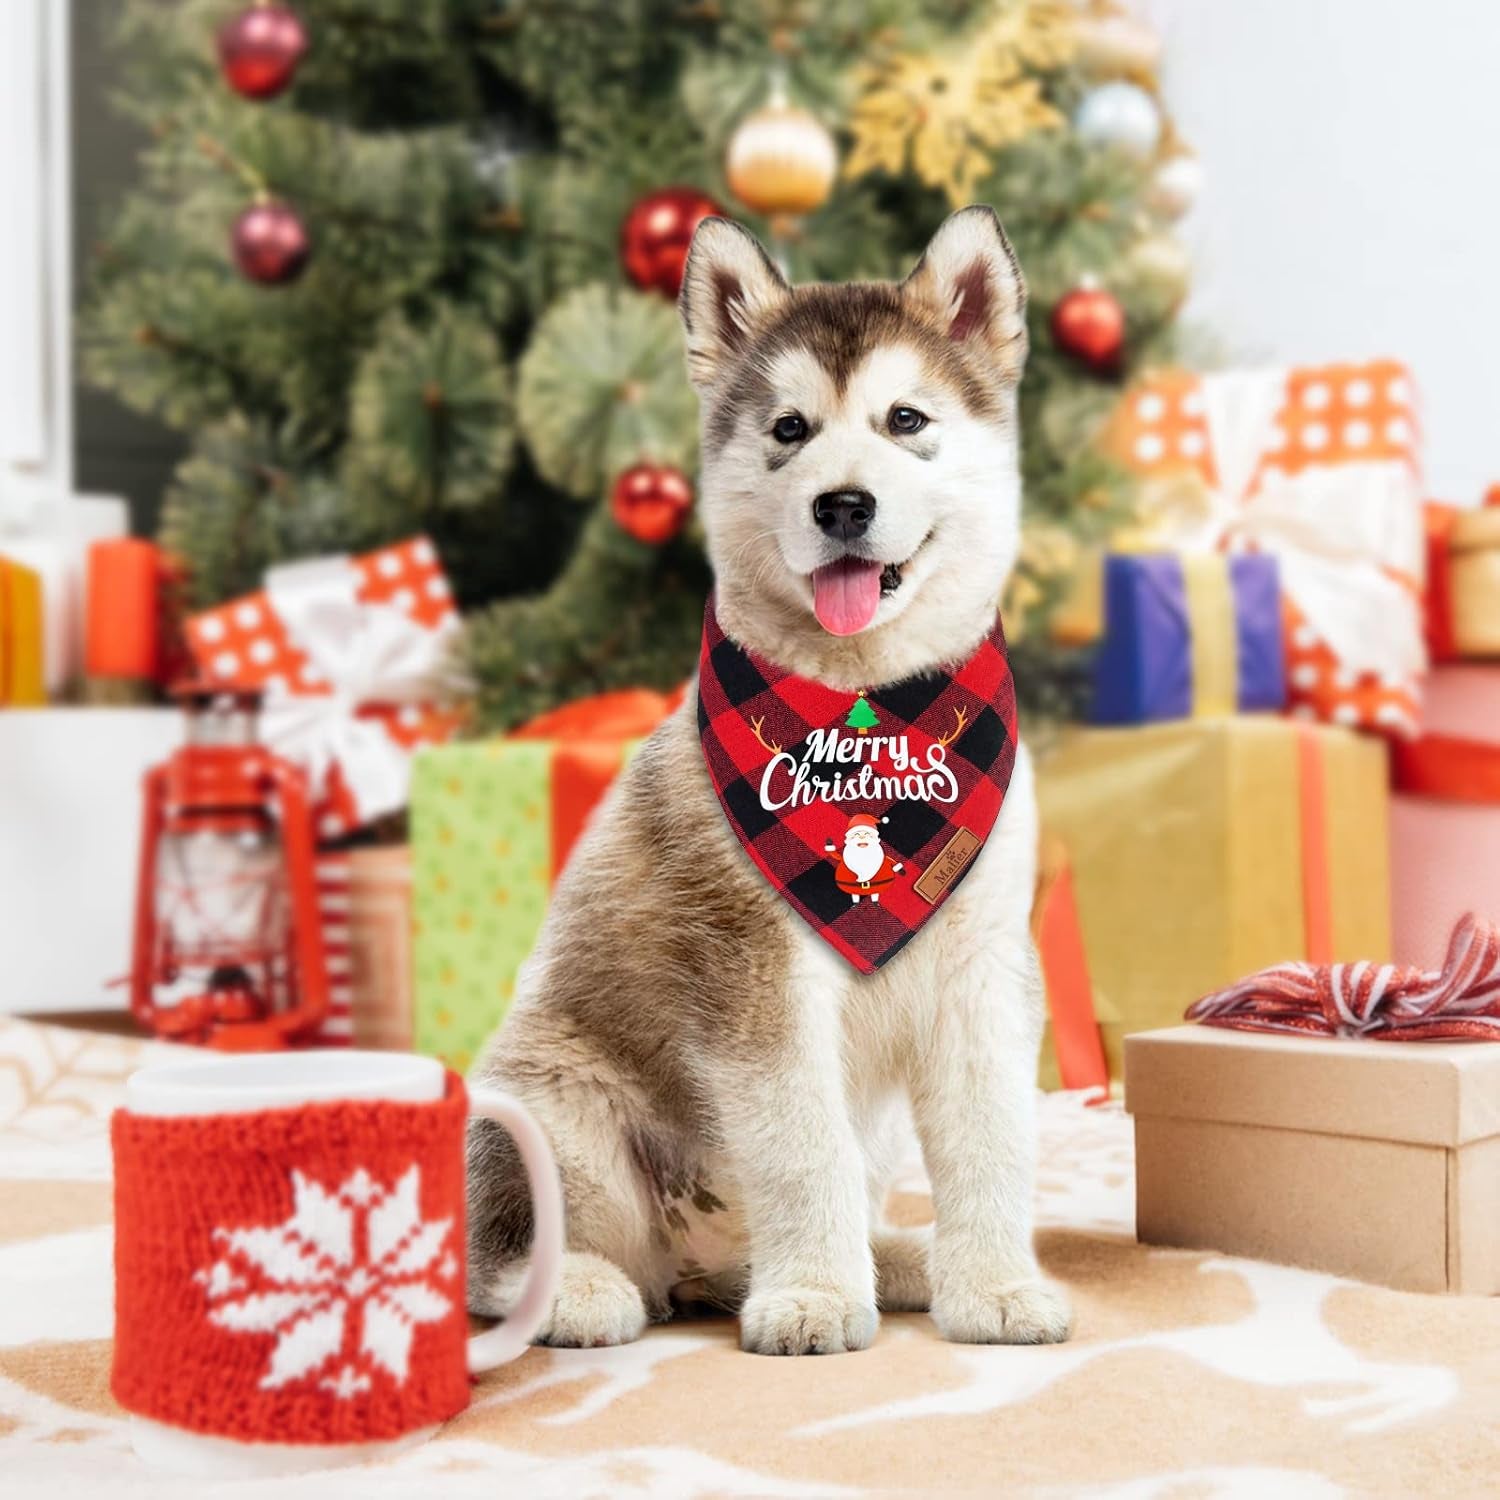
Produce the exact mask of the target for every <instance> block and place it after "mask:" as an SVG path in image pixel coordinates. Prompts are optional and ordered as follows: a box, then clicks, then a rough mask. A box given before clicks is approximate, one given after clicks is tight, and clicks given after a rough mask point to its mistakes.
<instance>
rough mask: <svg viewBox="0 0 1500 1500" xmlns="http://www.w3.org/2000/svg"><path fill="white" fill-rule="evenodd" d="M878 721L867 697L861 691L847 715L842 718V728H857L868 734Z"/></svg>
mask: <svg viewBox="0 0 1500 1500" xmlns="http://www.w3.org/2000/svg"><path fill="white" fill-rule="evenodd" d="M879 723H880V720H879V719H878V718H876V717H875V710H874V709H873V708H871V707H870V702H869V699H867V698H866V697H865V695H864V694H863V693H861V694H860V695H859V697H857V698H856V699H855V700H854V703H853V705H852V706H851V708H850V709H849V717H848V718H847V719H845V720H844V728H845V729H857V730H859V732H860V733H861V734H868V733H869V731H870V730H872V729H874V728H875V727H876V725H878V724H879Z"/></svg>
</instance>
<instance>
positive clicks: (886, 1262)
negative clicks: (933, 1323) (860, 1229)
mask: <svg viewBox="0 0 1500 1500" xmlns="http://www.w3.org/2000/svg"><path fill="white" fill-rule="evenodd" d="M870 1250H871V1251H872V1253H873V1254H874V1257H875V1301H876V1302H877V1303H878V1304H879V1307H880V1310H881V1312H926V1311H927V1309H928V1308H929V1307H931V1306H932V1275H931V1271H930V1263H931V1260H932V1227H931V1225H928V1226H926V1227H925V1228H921V1229H877V1230H876V1231H875V1232H874V1233H873V1234H872V1235H871V1236H870Z"/></svg>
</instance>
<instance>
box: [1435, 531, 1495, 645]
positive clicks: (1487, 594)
mask: <svg viewBox="0 0 1500 1500" xmlns="http://www.w3.org/2000/svg"><path fill="white" fill-rule="evenodd" d="M1448 557H1449V564H1448V565H1449V569H1450V572H1451V577H1452V584H1451V589H1452V594H1451V602H1450V609H1451V612H1452V620H1453V644H1454V647H1455V648H1456V650H1457V652H1458V654H1459V655H1460V656H1469V657H1497V656H1500V509H1497V508H1496V507H1494V506H1492V505H1487V506H1485V507H1484V508H1483V509H1480V510H1469V511H1460V512H1459V513H1458V514H1457V515H1456V516H1454V518H1453V530H1452V531H1451V532H1450V533H1449V537H1448Z"/></svg>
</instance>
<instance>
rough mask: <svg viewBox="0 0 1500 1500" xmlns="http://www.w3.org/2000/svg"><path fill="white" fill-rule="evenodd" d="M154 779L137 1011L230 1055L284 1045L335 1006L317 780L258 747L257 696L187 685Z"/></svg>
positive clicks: (145, 848)
mask: <svg viewBox="0 0 1500 1500" xmlns="http://www.w3.org/2000/svg"><path fill="white" fill-rule="evenodd" d="M179 697H180V698H181V700H182V702H183V706H184V708H185V709H186V711H187V739H186V742H185V743H184V744H183V746H182V748H181V749H180V750H178V751H177V752H176V753H175V754H174V755H173V756H172V757H171V759H170V760H168V761H166V762H165V763H164V764H163V765H159V766H156V767H153V768H152V769H151V770H150V771H148V772H147V773H146V779H145V812H144V822H143V824H142V828H141V854H140V871H139V876H138V886H137V890H136V912H135V954H134V957H133V960H132V963H131V970H130V1008H131V1010H132V1011H133V1012H134V1013H135V1017H136V1019H137V1020H138V1021H139V1022H140V1023H141V1024H142V1025H143V1026H146V1027H148V1028H149V1029H150V1030H152V1031H155V1032H157V1033H158V1034H160V1035H161V1036H164V1037H170V1038H172V1039H173V1040H176V1041H191V1042H201V1043H205V1044H207V1045H208V1046H211V1047H218V1048H221V1049H223V1050H225V1051H233V1052H246V1051H261V1050H266V1049H270V1048H276V1047H284V1046H286V1045H287V1044H288V1042H289V1041H290V1040H291V1039H292V1038H293V1037H295V1036H296V1035H297V1034H298V1033H300V1032H305V1031H307V1030H309V1029H310V1028H311V1027H313V1026H316V1025H317V1023H318V1021H319V1020H320V1019H321V1018H322V1016H323V1012H324V1011H325V1010H326V1008H327V1005H328V969H327V964H326V961H325V957H324V952H323V934H322V928H321V925H320V921H319V913H318V893H317V876H316V869H315V865H314V837H313V823H312V811H311V808H310V807H309V804H308V796H307V782H306V778H305V777H304V776H303V774H302V772H301V771H300V770H299V769H298V768H297V767H296V766H294V765H292V764H291V763H290V762H289V761H285V760H282V759H281V758H280V757H279V756H276V755H273V754H271V752H270V751H269V750H267V749H265V747H264V746H262V745H260V744H258V743H257V741H256V711H257V709H258V707H259V695H258V694H256V693H253V692H252V693H244V692H234V693H226V692H223V691H220V690H218V689H213V688H206V687H205V688H200V687H197V686H192V687H188V688H186V689H184V690H182V691H181V692H180V693H179Z"/></svg>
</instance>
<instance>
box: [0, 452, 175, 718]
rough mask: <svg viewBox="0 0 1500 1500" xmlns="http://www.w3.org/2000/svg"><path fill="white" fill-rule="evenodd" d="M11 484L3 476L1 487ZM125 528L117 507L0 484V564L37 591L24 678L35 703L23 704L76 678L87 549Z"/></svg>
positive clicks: (105, 500) (49, 695)
mask: <svg viewBox="0 0 1500 1500" xmlns="http://www.w3.org/2000/svg"><path fill="white" fill-rule="evenodd" d="M15 480H16V476H15V475H11V476H10V478H9V480H8V481H7V482H6V483H7V484H8V483H13V482H14V481H15ZM125 522H126V515H125V502H124V501H123V500H116V499H113V498H110V497H108V496H103V495H66V496H64V495H56V494H48V493H45V492H43V491H41V490H38V489H36V488H33V487H27V486H22V487H20V488H19V489H11V488H7V487H6V486H5V485H4V484H0V562H4V563H8V564H11V565H16V566H20V567H22V568H24V569H26V570H27V572H28V573H30V574H32V575H34V577H35V579H36V583H37V590H38V602H37V609H38V611H39V627H38V628H39V642H38V646H37V647H36V650H35V652H34V653H33V654H36V655H38V657H39V667H38V668H35V669H34V668H31V667H28V668H27V671H28V674H31V675H35V674H36V672H37V671H39V674H40V679H41V690H40V692H41V696H40V697H33V698H31V699H30V700H29V701H31V702H41V701H44V700H51V699H55V698H58V697H60V696H61V695H62V694H63V693H64V691H65V690H66V689H67V688H68V686H69V685H70V683H71V682H72V681H73V680H74V679H75V678H76V677H77V676H78V675H79V673H80V672H81V671H82V669H83V651H82V641H83V636H84V609H85V598H86V589H85V574H86V570H87V566H88V562H87V559H88V552H89V548H90V544H91V543H92V542H94V541H96V540H97V539H100V538H112V537H118V536H119V535H120V534H121V533H122V532H123V531H124V530H125ZM141 545H147V544H144V543H143V544H141ZM28 607H29V606H28ZM30 633H32V634H34V633H35V632H30ZM28 639H30V634H29V635H28ZM31 650H32V648H31V647H30V646H28V651H31ZM0 701H3V699H0Z"/></svg>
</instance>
